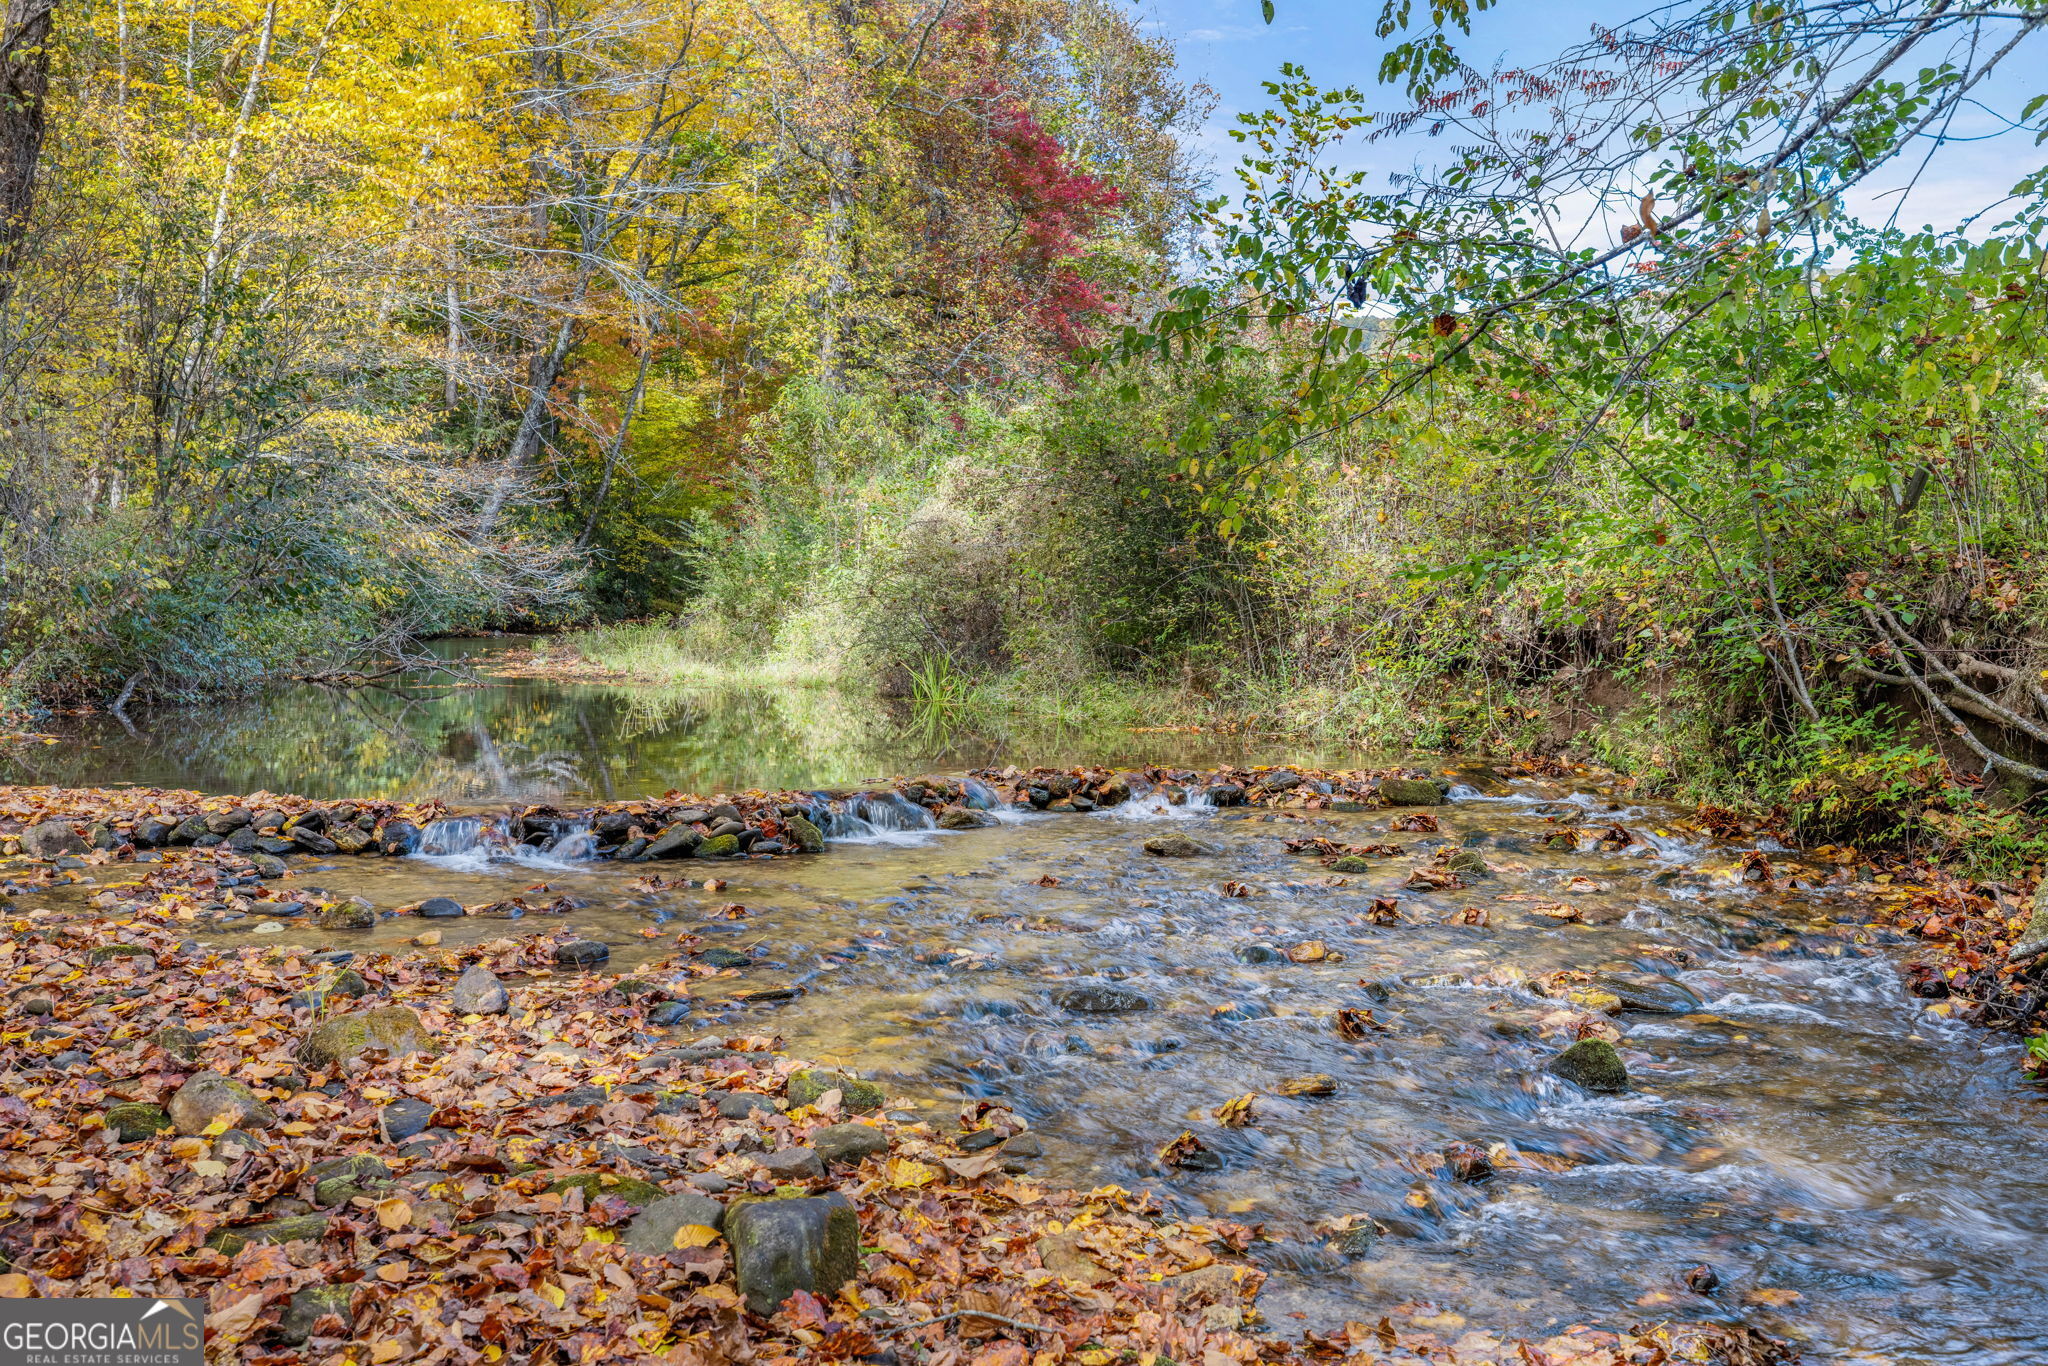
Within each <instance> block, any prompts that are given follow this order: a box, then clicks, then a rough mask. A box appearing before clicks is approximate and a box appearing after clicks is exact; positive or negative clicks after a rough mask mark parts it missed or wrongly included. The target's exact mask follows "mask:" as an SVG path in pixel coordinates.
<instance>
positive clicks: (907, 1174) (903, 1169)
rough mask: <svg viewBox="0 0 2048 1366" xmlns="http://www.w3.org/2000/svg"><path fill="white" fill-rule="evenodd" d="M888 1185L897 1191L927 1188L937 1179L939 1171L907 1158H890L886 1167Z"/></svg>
mask: <svg viewBox="0 0 2048 1366" xmlns="http://www.w3.org/2000/svg"><path fill="white" fill-rule="evenodd" d="M886 1170H887V1172H888V1175H889V1184H890V1185H891V1186H892V1187H894V1188H895V1189H897V1190H912V1189H915V1188H916V1187H918V1186H928V1185H930V1184H931V1183H932V1182H934V1181H936V1180H938V1179H939V1169H938V1168H937V1167H928V1166H926V1165H925V1164H924V1163H922V1162H913V1161H912V1160H911V1159H909V1158H907V1157H892V1158H890V1159H889V1162H888V1165H887V1169H886Z"/></svg>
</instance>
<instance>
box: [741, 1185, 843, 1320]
mask: <svg viewBox="0 0 2048 1366" xmlns="http://www.w3.org/2000/svg"><path fill="white" fill-rule="evenodd" d="M725 1231H726V1240H727V1241H728V1242H729V1243H730V1244H731V1245H732V1255H733V1270H734V1273H735V1275H736V1276H737V1279H738V1281H739V1288H740V1293H741V1294H742V1295H744V1296H745V1297H746V1300H747V1307H748V1308H749V1309H751V1310H753V1311H754V1312H755V1313H756V1314H763V1315H766V1314H772V1313H774V1312H775V1310H776V1308H777V1307H778V1306H779V1305H781V1303H782V1302H783V1301H784V1300H786V1299H788V1298H789V1297H790V1296H791V1295H793V1294H794V1293H796V1292H797V1291H799V1290H808V1291H810V1292H811V1293H812V1294H814V1295H817V1296H819V1297H820V1298H822V1299H825V1300H827V1301H829V1300H831V1299H832V1298H833V1297H834V1296H836V1295H837V1294H838V1293H839V1289H840V1287H841V1286H843V1285H845V1284H846V1283H847V1282H848V1281H850V1280H852V1279H853V1278H854V1276H855V1275H856V1274H857V1273H858V1272H859V1270H860V1218H859V1216H858V1215H856V1214H855V1213H854V1209H853V1205H852V1204H851V1202H849V1201H848V1200H847V1198H846V1197H845V1196H843V1195H841V1194H840V1193H839V1192H837V1191H832V1192H830V1193H828V1194H825V1195H815V1196H797V1197H789V1198H784V1199H777V1200H748V1201H744V1202H741V1203H739V1204H738V1205H737V1206H736V1207H735V1208H733V1209H731V1210H728V1211H727V1213H726V1230H725Z"/></svg>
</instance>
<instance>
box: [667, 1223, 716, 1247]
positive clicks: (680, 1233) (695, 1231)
mask: <svg viewBox="0 0 2048 1366" xmlns="http://www.w3.org/2000/svg"><path fill="white" fill-rule="evenodd" d="M718 1237H719V1234H718V1230H717V1229H715V1228H712V1227H711V1226H710V1225H709V1224H684V1225H683V1226H682V1227H681V1228H679V1229H677V1230H676V1236H675V1238H674V1239H673V1240H672V1242H673V1244H674V1245H675V1246H676V1247H679V1248H689V1247H709V1246H711V1245H712V1244H713V1243H715V1242H717V1241H718Z"/></svg>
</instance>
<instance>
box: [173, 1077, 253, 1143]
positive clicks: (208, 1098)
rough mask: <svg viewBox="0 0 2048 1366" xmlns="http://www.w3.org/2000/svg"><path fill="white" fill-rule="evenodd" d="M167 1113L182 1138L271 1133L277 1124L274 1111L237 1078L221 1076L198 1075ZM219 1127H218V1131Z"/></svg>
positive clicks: (187, 1085)
mask: <svg viewBox="0 0 2048 1366" xmlns="http://www.w3.org/2000/svg"><path fill="white" fill-rule="evenodd" d="M164 1112H165V1113H166V1114H168V1115H169V1116H170V1117H171V1123H172V1124H174V1125H176V1126H177V1129H178V1132H179V1133H181V1134H194V1135H197V1134H204V1133H206V1132H207V1131H208V1130H209V1129H211V1130H213V1131H214V1132H216V1133H218V1132H220V1131H222V1130H225V1129H267V1128H269V1127H270V1126H271V1125H273V1124H275V1123H277V1116H276V1115H274V1114H272V1113H271V1112H270V1107H269V1106H267V1105H265V1104H264V1103H263V1102H262V1101H260V1100H258V1099H256V1093H255V1092H254V1091H251V1090H250V1089H249V1088H248V1087H247V1086H245V1085H243V1084H242V1083H241V1082H239V1081H236V1080H235V1079H234V1078H233V1077H224V1076H222V1075H221V1074H220V1073H218V1072H195V1073H193V1075H192V1076H191V1077H190V1078H188V1079H187V1080H186V1082H185V1084H184V1085H183V1086H181V1087H179V1088H178V1094H176V1095H175V1096H172V1097H171V1102H170V1104H168V1105H166V1106H165V1107H164ZM216 1126H217V1127H216Z"/></svg>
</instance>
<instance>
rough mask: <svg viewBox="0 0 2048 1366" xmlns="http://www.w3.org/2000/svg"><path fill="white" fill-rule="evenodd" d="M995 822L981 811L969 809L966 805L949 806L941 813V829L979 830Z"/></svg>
mask: <svg viewBox="0 0 2048 1366" xmlns="http://www.w3.org/2000/svg"><path fill="white" fill-rule="evenodd" d="M993 823H994V822H992V821H990V820H989V818H988V817H987V816H984V815H982V814H981V813H980V812H979V811H969V810H968V809H967V808H966V807H964V806H949V807H947V808H946V809H945V810H944V811H941V812H940V813H939V829H941V830H979V829H981V827H982V826H984V825H991V824H993Z"/></svg>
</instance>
